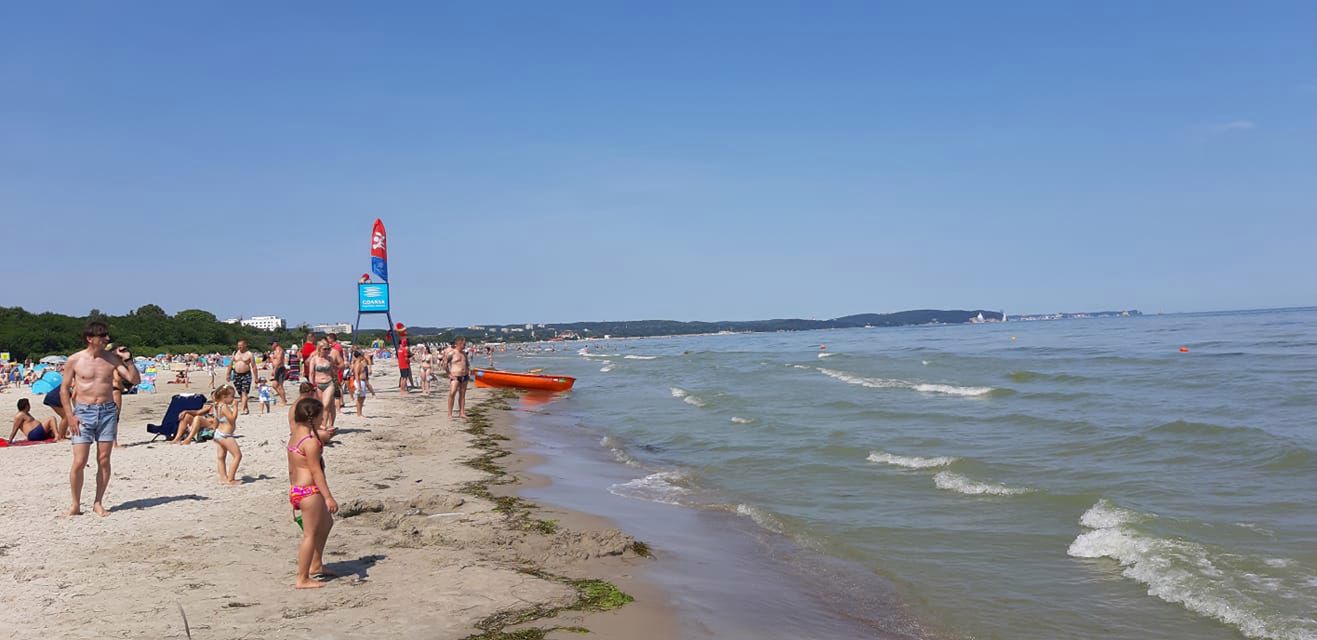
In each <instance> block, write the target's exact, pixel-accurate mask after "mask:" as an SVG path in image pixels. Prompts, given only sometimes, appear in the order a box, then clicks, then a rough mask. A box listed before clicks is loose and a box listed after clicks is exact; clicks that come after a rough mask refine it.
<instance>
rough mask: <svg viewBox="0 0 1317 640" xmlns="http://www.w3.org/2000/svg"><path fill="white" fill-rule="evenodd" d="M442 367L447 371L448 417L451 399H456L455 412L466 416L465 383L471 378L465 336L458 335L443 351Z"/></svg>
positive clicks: (451, 417)
mask: <svg viewBox="0 0 1317 640" xmlns="http://www.w3.org/2000/svg"><path fill="white" fill-rule="evenodd" d="M442 363H443V368H444V370H446V371H448V419H449V420H452V419H453V400H454V399H456V400H457V414H458V416H459V417H461V418H463V419H465V418H466V383H467V382H470V380H471V358H470V357H468V356H467V354H466V338H463V337H462V336H458V337H457V339H456V340H453V346H451V347H449V348H448V350H447V351H444V358H443V361H442Z"/></svg>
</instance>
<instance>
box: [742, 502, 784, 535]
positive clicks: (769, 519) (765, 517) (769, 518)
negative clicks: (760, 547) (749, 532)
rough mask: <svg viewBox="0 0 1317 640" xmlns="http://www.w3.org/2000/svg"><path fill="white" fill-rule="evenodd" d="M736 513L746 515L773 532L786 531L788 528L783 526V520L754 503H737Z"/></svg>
mask: <svg viewBox="0 0 1317 640" xmlns="http://www.w3.org/2000/svg"><path fill="white" fill-rule="evenodd" d="M736 513H737V515H741V516H745V517H747V518H749V519H751V520H753V521H754V523H755V524H757V525H759V526H761V527H763V528H765V529H768V530H769V531H772V532H773V533H785V532H786V528H785V527H783V526H782V521H780V520H778V519H777V518H776V517H775V516H774V515H773V514H771V513H769V512H767V511H764V510H763V509H760V508H759V507H756V506H754V505H752V504H738V505H736Z"/></svg>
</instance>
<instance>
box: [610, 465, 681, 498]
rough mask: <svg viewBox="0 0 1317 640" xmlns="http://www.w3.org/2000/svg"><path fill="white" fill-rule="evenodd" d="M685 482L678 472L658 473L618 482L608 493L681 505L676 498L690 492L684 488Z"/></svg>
mask: <svg viewBox="0 0 1317 640" xmlns="http://www.w3.org/2000/svg"><path fill="white" fill-rule="evenodd" d="M687 480H688V478H687V477H686V475H685V474H683V473H681V472H680V471H660V472H658V473H651V474H649V475H647V476H645V477H643V478H636V479H635V480H630V481H627V482H619V483H617V484H615V485H613V486H611V487H609V488H608V492H609V493H611V494H613V495H615V496H622V497H624V498H635V499H637V500H649V501H651V502H664V503H667V504H681V503H680V502H679V500H678V498H680V497H681V496H684V495H686V494H689V493H690V492H691V490H690V489H689V488H687V487H686V486H684V483H685V482H686V481H687Z"/></svg>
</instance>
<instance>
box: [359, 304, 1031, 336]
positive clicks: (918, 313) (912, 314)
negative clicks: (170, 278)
mask: <svg viewBox="0 0 1317 640" xmlns="http://www.w3.org/2000/svg"><path fill="white" fill-rule="evenodd" d="M1005 318H1006V315H1005V314H1004V313H1003V312H1001V311H988V310H986V309H973V310H964V309H915V310H911V311H898V312H895V313H861V314H856V315H849V316H843V317H840V318H832V319H829V320H810V319H803V318H777V319H773V320H723V321H716V322H704V321H691V322H683V321H680V320H625V321H611V320H610V321H593V322H566V323H545V324H517V325H470V326H466V327H423V326H413V327H411V329H410V330H411V332H412V335H416V336H431V335H434V336H445V337H446V336H456V335H462V336H466V337H468V338H473V339H478V340H482V341H486V342H489V341H498V342H534V341H538V340H552V339H568V340H576V339H588V338H604V337H608V338H652V337H658V336H687V335H699V334H719V333H771V332H777V331H811V330H816V329H854V328H862V327H904V326H913V325H941V324H977V323H993V322H1002V321H1003V320H1004V319H1005ZM363 333H364V332H363Z"/></svg>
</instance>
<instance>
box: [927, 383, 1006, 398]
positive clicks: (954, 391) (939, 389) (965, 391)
mask: <svg viewBox="0 0 1317 640" xmlns="http://www.w3.org/2000/svg"><path fill="white" fill-rule="evenodd" d="M911 388H912V389H914V390H915V391H921V392H923V393H945V394H947V395H952V396H967V397H974V396H983V395H987V394H989V393H992V387H957V386H954V385H949V384H917V385H914V386H913V387H911Z"/></svg>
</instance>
